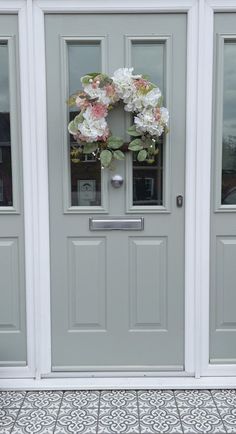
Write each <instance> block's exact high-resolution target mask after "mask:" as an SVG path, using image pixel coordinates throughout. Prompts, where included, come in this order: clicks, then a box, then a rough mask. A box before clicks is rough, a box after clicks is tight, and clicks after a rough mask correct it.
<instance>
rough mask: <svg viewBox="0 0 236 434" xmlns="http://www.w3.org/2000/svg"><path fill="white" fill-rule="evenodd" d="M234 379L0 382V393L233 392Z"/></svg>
mask: <svg viewBox="0 0 236 434" xmlns="http://www.w3.org/2000/svg"><path fill="white" fill-rule="evenodd" d="M235 378H236V377H201V378H194V377H185V378H183V377H182V378H180V377H179V378H178V377H172V378H170V377H168V378H167V377H162V378H161V377H160V378H154V377H152V378H147V377H146V378H43V379H38V380H36V379H25V378H21V379H20V378H18V379H1V380H0V388H1V390H139V389H140V390H147V389H150V390H154V389H156V390H160V389H163V390H164V389H221V388H225V389H234V388H235Z"/></svg>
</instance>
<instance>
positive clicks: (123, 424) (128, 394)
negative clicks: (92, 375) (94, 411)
mask: <svg viewBox="0 0 236 434" xmlns="http://www.w3.org/2000/svg"><path fill="white" fill-rule="evenodd" d="M112 433H113V434H121V433H123V434H137V433H139V420H138V405H137V393H136V392H135V391H125V390H123V391H120V390H115V391H110V392H102V393H101V398H100V412H99V424H98V434H112Z"/></svg>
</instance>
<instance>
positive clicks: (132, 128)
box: [127, 125, 142, 137]
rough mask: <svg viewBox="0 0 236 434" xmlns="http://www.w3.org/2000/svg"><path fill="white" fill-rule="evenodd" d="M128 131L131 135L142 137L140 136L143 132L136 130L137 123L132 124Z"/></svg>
mask: <svg viewBox="0 0 236 434" xmlns="http://www.w3.org/2000/svg"><path fill="white" fill-rule="evenodd" d="M127 133H128V134H129V135H130V136H133V137H140V136H141V135H142V134H141V133H139V132H138V131H137V130H136V126H135V125H132V126H131V127H129V128H128V130H127Z"/></svg>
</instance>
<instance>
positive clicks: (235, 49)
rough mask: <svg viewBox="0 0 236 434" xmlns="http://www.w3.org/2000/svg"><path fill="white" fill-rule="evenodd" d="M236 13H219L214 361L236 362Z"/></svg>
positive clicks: (213, 253)
mask: <svg viewBox="0 0 236 434" xmlns="http://www.w3.org/2000/svg"><path fill="white" fill-rule="evenodd" d="M235 26H236V14H234V13H230V14H227V13H217V14H215V31H214V33H215V34H214V37H215V41H214V43H215V46H214V89H215V92H214V95H215V100H214V105H213V107H214V122H213V143H212V207H211V208H212V211H211V293H210V363H236V346H235V342H236V314H235V306H236V290H235V288H236V284H235V263H236V220H235V217H236V123H235V118H236V78H235V77H236V60H235V59H236V33H235Z"/></svg>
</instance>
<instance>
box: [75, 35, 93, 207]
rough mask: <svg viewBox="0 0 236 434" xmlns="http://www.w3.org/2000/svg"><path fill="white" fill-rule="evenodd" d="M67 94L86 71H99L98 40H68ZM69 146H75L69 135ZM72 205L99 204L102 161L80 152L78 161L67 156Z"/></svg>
mask: <svg viewBox="0 0 236 434" xmlns="http://www.w3.org/2000/svg"><path fill="white" fill-rule="evenodd" d="M68 62H69V94H70V95H72V94H73V93H75V92H76V91H78V90H80V89H81V83H80V78H81V77H82V76H83V75H85V74H86V73H88V72H92V71H98V72H99V71H101V46H100V43H99V42H81V41H80V42H78V41H74V42H70V43H68ZM75 116H76V108H72V109H70V113H69V117H70V120H72V119H73V118H74V117H75ZM69 136H70V137H69V141H70V149H72V148H73V147H74V146H76V142H74V141H73V137H72V136H71V135H69ZM70 173H71V205H72V206H100V205H101V164H100V162H99V161H96V160H95V159H93V157H91V156H87V155H81V157H80V162H74V161H73V159H72V158H70Z"/></svg>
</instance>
